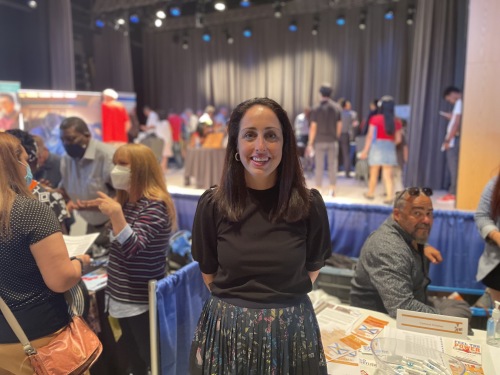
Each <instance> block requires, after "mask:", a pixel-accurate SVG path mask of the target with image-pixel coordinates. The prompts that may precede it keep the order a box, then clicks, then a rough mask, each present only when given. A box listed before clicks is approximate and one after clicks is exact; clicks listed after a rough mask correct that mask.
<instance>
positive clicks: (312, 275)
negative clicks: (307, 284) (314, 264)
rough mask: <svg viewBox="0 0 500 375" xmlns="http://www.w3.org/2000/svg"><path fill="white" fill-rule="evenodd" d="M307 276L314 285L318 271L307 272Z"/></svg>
mask: <svg viewBox="0 0 500 375" xmlns="http://www.w3.org/2000/svg"><path fill="white" fill-rule="evenodd" d="M308 274H309V277H310V278H311V283H312V284H314V282H315V281H316V279H317V278H318V275H319V270H317V271H309V272H308Z"/></svg>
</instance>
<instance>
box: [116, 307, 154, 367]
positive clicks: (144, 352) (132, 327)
mask: <svg viewBox="0 0 500 375" xmlns="http://www.w3.org/2000/svg"><path fill="white" fill-rule="evenodd" d="M118 321H119V322H120V327H121V329H122V336H121V338H120V341H122V342H123V345H124V347H125V348H126V350H127V357H128V360H129V362H130V366H131V370H132V372H133V373H134V375H147V374H148V369H149V367H151V357H150V345H149V311H146V312H145V313H143V314H141V315H137V316H133V317H131V318H120V319H118Z"/></svg>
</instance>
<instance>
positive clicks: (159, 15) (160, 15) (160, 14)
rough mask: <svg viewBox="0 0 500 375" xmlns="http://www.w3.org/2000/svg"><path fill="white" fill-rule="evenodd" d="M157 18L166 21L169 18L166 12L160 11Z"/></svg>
mask: <svg viewBox="0 0 500 375" xmlns="http://www.w3.org/2000/svg"><path fill="white" fill-rule="evenodd" d="M156 17H158V18H159V19H161V20H164V19H165V18H167V14H166V13H165V11H164V10H162V9H160V10H158V11H157V12H156Z"/></svg>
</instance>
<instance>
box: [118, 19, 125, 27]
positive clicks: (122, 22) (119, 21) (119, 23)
mask: <svg viewBox="0 0 500 375" xmlns="http://www.w3.org/2000/svg"><path fill="white" fill-rule="evenodd" d="M116 23H117V24H118V25H120V26H122V25H125V18H122V17H120V18H118V19H117V20H116Z"/></svg>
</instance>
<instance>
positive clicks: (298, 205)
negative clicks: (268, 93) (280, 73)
mask: <svg viewBox="0 0 500 375" xmlns="http://www.w3.org/2000/svg"><path fill="white" fill-rule="evenodd" d="M255 105H262V106H265V107H267V108H269V109H270V110H272V111H273V112H274V114H275V115H276V117H277V118H278V120H279V122H280V124H281V130H282V132H283V152H282V159H281V162H280V164H279V165H278V167H277V174H278V175H277V182H276V183H277V185H278V191H279V193H278V200H277V202H275V206H274V208H273V209H272V210H271V213H270V217H269V219H270V220H271V221H273V222H276V221H278V220H283V221H286V222H294V221H298V220H300V219H303V218H305V217H307V215H308V213H309V207H310V194H309V190H308V189H307V188H306V183H305V179H304V175H303V173H302V167H301V165H300V161H299V157H298V154H297V146H296V142H295V135H294V131H293V128H292V125H291V123H290V120H289V118H288V115H287V113H286V111H285V110H284V109H283V108H282V107H281V106H280V105H279V104H278V103H276V102H275V101H274V100H272V99H269V98H254V99H249V100H246V101H244V102H242V103H240V104H238V105H237V106H236V108H235V109H234V110H233V112H232V113H231V117H230V119H229V122H228V127H227V129H228V130H227V131H228V142H227V149H226V156H225V160H224V169H223V172H222V177H221V180H220V186H219V187H218V188H216V191H215V202H216V203H217V205H218V208H219V210H220V212H221V213H222V215H223V216H224V217H226V218H227V219H228V220H230V221H238V220H239V219H240V218H241V215H242V214H243V211H244V209H245V206H246V197H247V186H246V182H245V167H244V166H243V164H242V163H241V161H236V159H235V154H236V153H237V152H238V135H239V131H240V122H241V119H242V118H243V116H244V115H245V113H246V112H247V111H248V110H249V109H250V108H251V107H253V106H255Z"/></svg>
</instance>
